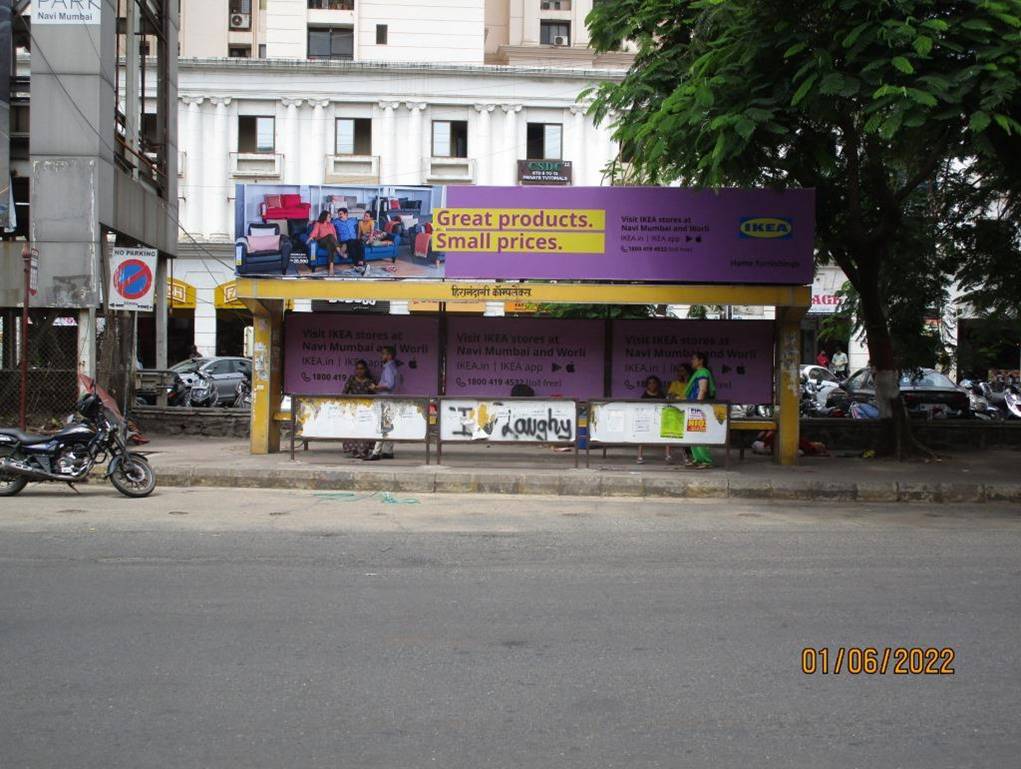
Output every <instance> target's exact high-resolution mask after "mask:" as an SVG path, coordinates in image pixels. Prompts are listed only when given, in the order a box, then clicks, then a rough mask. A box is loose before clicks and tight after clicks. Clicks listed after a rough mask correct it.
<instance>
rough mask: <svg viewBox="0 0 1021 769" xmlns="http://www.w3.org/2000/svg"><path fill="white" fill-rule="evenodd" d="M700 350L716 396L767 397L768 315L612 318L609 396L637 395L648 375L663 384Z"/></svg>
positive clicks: (753, 400) (770, 337)
mask: <svg viewBox="0 0 1021 769" xmlns="http://www.w3.org/2000/svg"><path fill="white" fill-rule="evenodd" d="M694 352H704V353H706V354H707V355H708V356H709V368H710V370H711V371H712V372H713V376H714V377H715V378H716V397H717V399H718V400H721V401H730V402H731V403H745V404H752V403H754V404H759V403H772V402H773V323H772V321H768V320H655V319H654V320H618V321H614V323H613V369H612V375H613V382H612V392H613V397H615V398H640V397H642V390H643V389H644V387H645V379H646V377H648V376H650V375H653V374H654V375H655V376H658V377H659V378H660V379H661V380H662V381H663V387H664V389H665V388H666V387H667V386H668V385H669V383H670V382H671V381H673V380H674V379H676V378H677V377H676V375H675V373H674V372H675V370H676V368H677V364H679V363H688V364H689V365H690V363H691V354H692V353H694Z"/></svg>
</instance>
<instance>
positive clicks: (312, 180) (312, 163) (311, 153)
mask: <svg viewBox="0 0 1021 769" xmlns="http://www.w3.org/2000/svg"><path fill="white" fill-rule="evenodd" d="M308 103H309V106H310V107H311V108H312V117H311V120H312V131H311V132H310V136H311V137H312V140H311V142H309V146H308V149H307V150H306V152H304V153H303V155H302V166H303V167H302V169H301V182H302V184H322V183H323V182H324V181H325V179H326V156H327V155H332V154H333V153H332V152H331V151H330V150H329V149H327V139H328V138H329V135H330V130H329V125H328V124H327V122H326V108H327V107H328V106H330V102H329V101H328V100H326V99H310V100H309V102H308Z"/></svg>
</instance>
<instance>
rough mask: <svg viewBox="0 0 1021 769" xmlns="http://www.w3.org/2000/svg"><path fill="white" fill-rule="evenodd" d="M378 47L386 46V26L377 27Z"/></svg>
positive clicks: (378, 25) (379, 25)
mask: <svg viewBox="0 0 1021 769" xmlns="http://www.w3.org/2000/svg"><path fill="white" fill-rule="evenodd" d="M376 45H386V24H377V25H376Z"/></svg>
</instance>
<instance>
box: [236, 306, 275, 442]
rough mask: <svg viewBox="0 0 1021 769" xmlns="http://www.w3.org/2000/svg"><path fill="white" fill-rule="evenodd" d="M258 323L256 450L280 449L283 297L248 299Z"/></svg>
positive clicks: (254, 363)
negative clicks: (277, 420)
mask: <svg viewBox="0 0 1021 769" xmlns="http://www.w3.org/2000/svg"><path fill="white" fill-rule="evenodd" d="M245 304H247V305H248V307H249V309H251V311H252V315H253V317H254V323H255V329H254V331H255V333H254V337H255V338H254V344H253V349H252V425H251V450H252V453H253V454H272V453H275V452H278V451H280V425H279V423H277V422H276V421H275V420H274V419H273V415H274V414H275V413H276V411H277V410H278V409H279V408H280V395H281V381H282V377H283V330H284V308H283V302H282V301H280V300H265V299H263V300H246V301H245Z"/></svg>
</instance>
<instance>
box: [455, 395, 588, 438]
mask: <svg viewBox="0 0 1021 769" xmlns="http://www.w3.org/2000/svg"><path fill="white" fill-rule="evenodd" d="M439 413H440V439H441V440H442V441H444V442H446V441H450V442H455V441H485V442H489V443H573V442H574V439H575V436H576V435H577V416H578V408H577V404H576V403H575V402H574V401H567V400H553V399H550V400H544V399H539V398H528V399H523V400H513V399H512V400H483V399H478V398H460V399H457V398H453V399H452V398H444V399H442V400H441V401H440V406H439Z"/></svg>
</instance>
